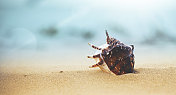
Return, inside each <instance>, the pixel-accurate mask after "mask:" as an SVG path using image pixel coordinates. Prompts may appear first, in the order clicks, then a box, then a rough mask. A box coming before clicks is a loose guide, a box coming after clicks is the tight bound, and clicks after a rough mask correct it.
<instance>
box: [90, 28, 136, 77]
mask: <svg viewBox="0 0 176 95" xmlns="http://www.w3.org/2000/svg"><path fill="white" fill-rule="evenodd" d="M106 36H107V39H106V44H104V45H102V46H103V47H96V46H94V45H92V44H89V45H90V46H91V47H92V48H94V49H97V50H98V51H101V52H99V53H98V54H95V55H93V56H88V58H93V59H96V60H97V59H99V61H97V63H96V64H94V65H92V66H89V67H90V68H94V67H99V68H100V69H101V70H102V71H104V72H108V73H114V74H116V75H121V74H126V73H133V72H134V63H135V61H134V54H133V51H134V45H130V46H127V45H125V44H124V43H122V42H120V41H119V40H117V39H115V38H111V37H109V35H108V32H107V31H106Z"/></svg>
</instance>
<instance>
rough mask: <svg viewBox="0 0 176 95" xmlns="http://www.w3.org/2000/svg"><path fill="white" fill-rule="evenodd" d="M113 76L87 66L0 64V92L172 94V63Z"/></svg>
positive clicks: (175, 92)
mask: <svg viewBox="0 0 176 95" xmlns="http://www.w3.org/2000/svg"><path fill="white" fill-rule="evenodd" d="M149 66H150V67H146V66H136V71H137V73H131V74H125V75H119V76H114V75H111V74H107V73H104V72H102V71H101V70H99V69H88V67H87V66H49V65H48V66H45V67H44V66H43V67H41V66H33V67H30V66H23V65H20V66H1V68H0V95H176V67H175V66H174V65H155V66H151V65H149Z"/></svg>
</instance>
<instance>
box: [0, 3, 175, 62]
mask: <svg viewBox="0 0 176 95" xmlns="http://www.w3.org/2000/svg"><path fill="white" fill-rule="evenodd" d="M105 29H107V30H108V32H109V35H110V36H111V37H115V38H117V39H119V40H120V41H122V42H123V43H125V44H127V45H130V44H133V45H135V56H136V64H149V63H153V64H158V63H165V62H167V63H170V64H171V63H174V62H175V61H176V59H175V56H176V54H175V53H176V50H175V48H176V1H175V0H74V1H73V0H0V64H19V63H22V64H39V63H40V64H58V65H70V64H71V65H89V64H94V63H95V62H94V61H93V60H91V59H87V58H86V56H87V55H92V54H94V52H95V50H94V49H92V48H91V47H90V46H88V44H87V43H88V42H90V43H92V44H94V45H96V46H100V45H102V44H104V43H105V42H106V35H105Z"/></svg>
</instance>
